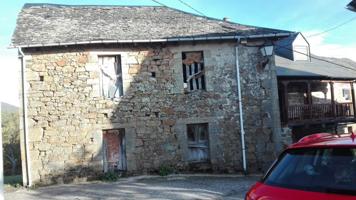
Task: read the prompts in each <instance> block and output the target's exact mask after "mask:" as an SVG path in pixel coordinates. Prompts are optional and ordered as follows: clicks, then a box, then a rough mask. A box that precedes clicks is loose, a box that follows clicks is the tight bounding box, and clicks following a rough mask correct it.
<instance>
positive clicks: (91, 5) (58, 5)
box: [23, 3, 165, 8]
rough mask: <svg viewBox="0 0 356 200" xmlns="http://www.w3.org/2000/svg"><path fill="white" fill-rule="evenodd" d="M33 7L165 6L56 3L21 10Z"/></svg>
mask: <svg viewBox="0 0 356 200" xmlns="http://www.w3.org/2000/svg"><path fill="white" fill-rule="evenodd" d="M33 6H42V7H44V6H52V7H156V8H157V7H161V8H164V7H165V6H158V5H157V6H156V5H112V4H105V5H104V4H98V5H96V4H82V5H80V4H56V3H25V4H24V5H23V8H30V7H33Z"/></svg>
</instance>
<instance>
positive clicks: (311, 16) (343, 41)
mask: <svg viewBox="0 0 356 200" xmlns="http://www.w3.org/2000/svg"><path fill="white" fill-rule="evenodd" d="M4 1H6V3H5V2H2V5H1V7H0V24H1V28H0V59H1V60H2V61H1V63H2V64H1V65H0V81H1V82H0V100H2V101H6V102H9V103H13V104H18V100H17V96H18V95H17V89H16V88H15V87H17V83H18V73H17V72H18V70H19V67H18V66H17V65H16V50H14V49H12V50H9V49H7V46H8V45H9V44H10V41H11V35H12V32H13V30H14V28H15V23H16V17H17V14H18V12H19V11H20V10H21V7H22V6H23V4H24V3H58V4H89V5H96V4H101V5H158V4H157V3H154V2H153V1H151V0H105V1H104V0H77V1H70V0H52V1H50V0H47V1H43V0H37V1H31V0H27V1H23V0H4ZM159 1H160V2H162V3H163V4H166V5H167V6H170V7H174V8H177V9H180V10H184V11H188V12H192V13H194V11H193V10H191V9H190V8H188V7H187V6H185V5H183V4H182V3H180V2H179V1H178V0H159ZM184 1H185V2H187V3H189V4H190V5H192V6H193V7H194V8H196V9H197V10H199V11H201V12H203V13H204V14H205V15H207V16H209V17H214V18H219V19H222V18H223V17H228V18H230V20H231V21H234V22H237V23H241V24H248V25H255V26H263V27H270V28H277V29H285V30H292V31H301V32H303V33H304V35H305V36H308V35H311V34H315V33H318V32H321V31H324V30H327V29H329V28H332V27H334V26H336V25H338V24H341V23H343V22H345V21H347V20H349V19H351V18H353V17H356V13H355V12H351V11H348V10H346V9H345V6H346V5H347V4H348V3H349V2H350V1H351V0H270V1H265V0H184ZM355 36H356V20H354V21H352V22H350V23H348V24H346V25H344V26H341V27H340V28H338V29H335V30H333V31H331V32H328V33H326V34H322V35H319V36H316V37H312V38H308V39H309V42H310V43H311V45H312V53H314V54H317V55H322V56H334V57H348V58H352V59H354V60H355V61H356V53H354V52H356V37H355ZM9 65H11V67H10V68H9ZM15 65H16V66H15ZM5 74H6V75H5ZM5 81H6V82H5ZM9 82H10V83H12V84H8V83H9ZM4 85H6V87H5V86H4ZM8 85H13V86H12V88H11V87H10V89H9V87H8Z"/></svg>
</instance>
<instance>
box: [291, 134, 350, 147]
mask: <svg viewBox="0 0 356 200" xmlns="http://www.w3.org/2000/svg"><path fill="white" fill-rule="evenodd" d="M345 146H351V147H355V148H356V134H354V133H352V134H340V135H337V134H330V133H317V134H313V135H309V136H305V137H303V138H302V139H300V140H299V141H298V142H297V143H294V144H292V145H290V146H289V147H288V149H295V148H313V147H345Z"/></svg>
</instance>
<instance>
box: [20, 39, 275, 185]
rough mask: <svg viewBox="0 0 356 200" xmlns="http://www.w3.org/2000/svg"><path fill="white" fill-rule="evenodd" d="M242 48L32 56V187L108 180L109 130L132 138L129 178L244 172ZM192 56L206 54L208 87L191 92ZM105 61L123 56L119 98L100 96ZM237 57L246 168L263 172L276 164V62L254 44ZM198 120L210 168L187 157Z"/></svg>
mask: <svg viewBox="0 0 356 200" xmlns="http://www.w3.org/2000/svg"><path fill="white" fill-rule="evenodd" d="M235 46H236V42H234V41H231V42H198V43H194V44H192V43H178V44H177V43H174V44H169V43H166V44H158V43H156V44H140V45H138V44H136V45H121V46H109V45H106V46H101V45H96V46H74V47H70V46H69V47H62V48H50V47H48V48H39V49H38V48H37V49H35V48H28V49H26V50H27V51H26V52H25V54H26V55H27V56H26V58H25V60H26V66H25V69H26V85H27V90H26V96H27V102H28V104H27V109H28V112H27V116H26V118H27V121H28V130H29V132H28V133H29V138H28V139H29V151H30V163H29V164H30V170H31V171H30V172H31V174H30V175H31V179H32V181H33V183H34V184H50V183H58V182H71V181H75V180H81V179H87V178H90V177H96V176H97V175H99V174H101V173H102V172H103V152H104V149H103V131H104V130H111V129H121V130H124V131H125V144H124V145H125V151H126V160H127V161H126V162H127V173H129V174H146V173H152V172H157V171H158V170H159V169H160V168H161V167H162V166H170V167H172V168H174V169H175V170H177V171H190V170H196V169H204V170H209V171H212V172H230V173H232V172H241V171H242V164H241V163H242V161H241V160H242V154H241V145H240V125H239V107H238V98H237V82H236V65H235V63H236V57H235ZM189 51H202V52H203V55H204V64H205V71H204V74H205V82H206V89H205V90H195V91H191V92H187V91H185V90H184V84H183V82H184V81H183V71H182V52H189ZM100 55H120V56H121V64H122V78H123V88H124V95H123V96H122V97H121V98H118V99H108V98H105V97H103V96H102V95H101V92H100V87H101V71H100V69H99V65H98V56H100ZM238 59H239V63H240V73H241V84H242V88H241V91H242V97H243V98H242V103H243V106H244V109H243V112H244V120H245V131H246V146H247V159H248V169H249V171H250V172H255V171H261V170H263V169H266V167H268V165H269V164H270V162H271V161H272V160H273V159H274V150H275V145H274V142H275V139H274V135H273V126H274V123H275V122H274V121H273V120H274V119H273V117H274V116H275V112H276V110H274V107H273V106H272V104H273V102H274V101H275V102H278V101H276V99H275V98H278V97H276V96H275V95H272V94H273V88H277V87H276V85H274V84H276V82H275V79H276V77H275V72H274V70H275V69H274V65H273V61H271V64H270V65H268V66H267V67H266V68H260V67H259V62H260V60H262V56H261V54H260V51H259V49H258V48H256V47H244V46H240V47H239V57H238ZM152 72H153V73H152ZM153 74H154V76H153ZM277 111H278V109H277ZM277 120H279V119H277ZM199 123H207V124H208V141H209V145H208V154H209V160H208V161H207V162H206V163H204V165H203V164H199V163H198V164H194V163H190V162H189V159H188V158H189V151H188V138H187V125H188V124H199ZM22 143H23V142H22ZM22 145H23V144H22ZM22 154H23V155H22V156H24V152H23V151H22ZM196 165H198V168H197V167H196ZM199 165H201V166H199ZM199 167H200V168H199Z"/></svg>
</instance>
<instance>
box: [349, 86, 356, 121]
mask: <svg viewBox="0 0 356 200" xmlns="http://www.w3.org/2000/svg"><path fill="white" fill-rule="evenodd" d="M350 85H351V96H352V98H351V99H352V109H353V112H352V115H353V116H354V117H355V111H356V104H355V90H354V83H353V82H351V83H350Z"/></svg>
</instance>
